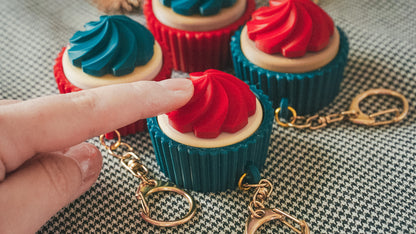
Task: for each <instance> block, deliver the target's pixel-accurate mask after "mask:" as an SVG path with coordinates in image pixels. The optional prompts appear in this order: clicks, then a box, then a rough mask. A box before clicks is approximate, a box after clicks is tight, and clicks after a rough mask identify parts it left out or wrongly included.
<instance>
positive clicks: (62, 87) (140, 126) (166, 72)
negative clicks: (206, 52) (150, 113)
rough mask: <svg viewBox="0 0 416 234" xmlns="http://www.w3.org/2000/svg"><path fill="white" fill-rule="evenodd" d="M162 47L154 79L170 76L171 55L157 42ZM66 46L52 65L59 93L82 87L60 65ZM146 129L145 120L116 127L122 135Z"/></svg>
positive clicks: (111, 137)
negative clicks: (157, 72) (160, 66)
mask: <svg viewBox="0 0 416 234" xmlns="http://www.w3.org/2000/svg"><path fill="white" fill-rule="evenodd" d="M159 44H160V46H161V48H162V53H163V66H162V69H161V70H160V72H159V74H158V75H157V76H156V77H155V78H154V79H153V80H154V81H161V80H165V79H168V78H170V77H171V74H172V57H171V55H170V53H169V50H168V49H167V47H166V46H165V45H163V44H162V43H159ZM65 49H66V47H63V48H62V51H61V52H60V53H59V54H58V57H57V58H56V59H55V65H54V66H53V73H54V75H55V80H56V84H57V85H58V89H59V92H60V93H71V92H77V91H80V90H82V89H80V88H78V87H77V86H75V85H73V84H72V83H71V82H69V80H68V79H67V78H66V76H65V73H64V68H63V65H62V56H63V54H64V52H65ZM146 129H147V125H146V120H145V119H143V120H138V121H136V122H134V123H131V124H129V125H127V126H124V127H122V128H119V129H117V130H118V131H119V132H120V134H121V135H122V136H126V135H129V134H134V133H136V132H141V131H144V130H146ZM105 137H106V138H107V139H113V138H114V137H116V135H115V133H114V132H110V133H107V134H105Z"/></svg>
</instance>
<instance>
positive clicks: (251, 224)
mask: <svg viewBox="0 0 416 234" xmlns="http://www.w3.org/2000/svg"><path fill="white" fill-rule="evenodd" d="M263 212H264V213H263V215H262V216H261V217H260V218H256V217H255V216H254V215H250V217H249V218H248V220H247V222H246V228H245V233H247V234H252V233H255V232H256V230H257V229H259V228H260V227H261V225H263V224H265V223H267V222H269V221H272V220H276V219H277V220H279V221H280V222H282V223H284V224H285V225H286V226H288V227H289V228H290V229H292V230H293V231H294V232H296V233H299V234H309V233H310V230H309V227H308V224H307V223H306V222H305V221H304V220H298V219H296V218H295V217H293V216H291V215H289V214H286V213H285V212H283V211H281V210H279V209H277V208H274V209H268V208H265V209H263ZM292 223H296V224H297V225H298V226H299V227H300V229H298V228H296V227H295V226H293V225H292Z"/></svg>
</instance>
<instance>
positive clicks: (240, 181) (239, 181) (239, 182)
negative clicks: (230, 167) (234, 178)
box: [238, 173, 250, 191]
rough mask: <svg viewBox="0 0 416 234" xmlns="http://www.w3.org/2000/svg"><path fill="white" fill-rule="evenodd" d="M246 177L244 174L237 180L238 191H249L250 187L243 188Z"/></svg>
mask: <svg viewBox="0 0 416 234" xmlns="http://www.w3.org/2000/svg"><path fill="white" fill-rule="evenodd" d="M246 176H247V173H244V174H243V175H242V176H241V177H240V179H239V180H238V188H240V190H243V191H247V190H249V189H250V187H247V186H245V184H243V181H244V178H246Z"/></svg>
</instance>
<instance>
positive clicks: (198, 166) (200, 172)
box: [147, 86, 274, 192]
mask: <svg viewBox="0 0 416 234" xmlns="http://www.w3.org/2000/svg"><path fill="white" fill-rule="evenodd" d="M251 89H252V91H253V92H254V94H255V95H256V96H257V98H258V99H259V101H260V103H261V104H262V107H263V121H262V123H261V124H260V126H259V128H258V129H257V130H256V131H255V132H254V133H253V135H251V136H250V137H248V138H246V139H245V140H243V141H241V142H239V143H236V144H233V145H229V146H225V147H219V148H197V147H192V146H187V145H184V144H181V143H178V142H176V141H174V140H172V139H171V138H169V137H168V136H166V135H165V134H164V133H163V131H162V130H161V129H160V127H159V124H158V121H157V117H153V118H149V119H148V120H147V121H148V122H147V125H148V129H149V134H150V138H151V140H152V143H153V148H154V151H155V154H156V160H157V162H158V164H159V166H160V167H161V170H162V172H163V173H164V174H165V175H166V176H167V177H169V179H170V180H172V181H173V182H174V183H175V184H177V185H178V186H181V187H183V188H186V189H191V190H195V191H199V192H217V191H224V190H227V189H233V188H235V187H237V183H238V179H239V178H240V176H241V175H242V174H243V173H244V172H245V170H246V169H245V168H246V167H247V166H248V165H251V164H252V165H254V166H256V167H257V168H258V169H259V170H261V168H263V165H264V163H265V161H266V158H267V152H268V148H269V141H270V135H271V131H272V127H273V119H274V118H273V107H272V103H271V102H270V101H269V99H268V97H267V96H266V95H264V94H263V92H262V91H261V90H259V89H257V88H255V87H254V86H251Z"/></svg>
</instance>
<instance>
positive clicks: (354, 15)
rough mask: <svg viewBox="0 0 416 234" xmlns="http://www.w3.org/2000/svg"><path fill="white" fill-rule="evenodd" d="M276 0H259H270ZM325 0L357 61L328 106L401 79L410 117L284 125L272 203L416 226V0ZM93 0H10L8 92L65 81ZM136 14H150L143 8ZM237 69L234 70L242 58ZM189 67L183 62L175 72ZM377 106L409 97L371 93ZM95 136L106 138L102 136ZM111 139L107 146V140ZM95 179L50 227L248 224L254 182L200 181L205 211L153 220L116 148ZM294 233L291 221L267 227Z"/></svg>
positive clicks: (346, 228) (181, 208) (341, 228)
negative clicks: (213, 189) (69, 52)
mask: <svg viewBox="0 0 416 234" xmlns="http://www.w3.org/2000/svg"><path fill="white" fill-rule="evenodd" d="M266 4H267V2H266V1H264V0H261V1H258V6H261V5H266ZM320 5H321V6H322V7H323V8H324V9H325V10H326V11H327V12H328V13H329V15H330V16H331V17H333V19H334V21H335V23H336V24H337V25H338V26H340V27H341V28H342V29H343V30H344V31H345V32H346V33H347V35H348V38H349V41H350V54H349V62H348V65H347V67H346V70H345V77H344V81H343V83H342V85H341V91H340V93H339V95H338V96H337V98H336V99H335V100H334V101H333V102H332V103H331V104H330V105H329V106H327V107H326V108H324V109H323V110H322V111H321V112H320V113H321V114H326V113H336V112H339V111H343V110H346V109H347V108H348V107H349V103H350V101H351V100H352V99H353V97H355V96H356V95H357V94H359V93H360V92H363V91H365V90H367V89H370V88H380V87H383V88H389V89H393V90H396V91H398V92H400V93H402V94H403V95H404V96H406V97H407V98H408V99H409V102H410V112H409V114H408V116H407V117H406V119H405V120H403V121H402V122H400V123H397V124H393V125H388V126H380V127H365V126H358V125H354V124H352V123H349V122H343V123H337V124H333V125H330V126H328V127H327V128H325V129H322V130H317V131H311V130H297V129H288V128H282V127H279V126H277V124H275V125H274V129H273V135H272V140H271V142H270V148H269V157H268V159H267V161H266V165H265V168H264V170H263V171H262V177H263V178H267V179H270V180H271V181H272V183H273V184H274V186H275V190H274V192H273V194H272V197H271V198H269V199H268V200H267V203H266V206H267V207H270V208H274V207H278V208H280V209H282V210H284V211H286V212H288V213H290V214H291V215H293V216H295V217H297V218H299V219H303V220H306V221H307V222H308V224H309V226H310V228H311V232H312V233H416V218H415V214H416V205H415V204H416V186H415V182H416V149H415V147H416V140H415V138H416V123H415V105H414V103H415V102H416V96H415V93H416V92H415V90H416V68H415V65H416V56H415V55H416V27H415V26H416V21H415V19H414V17H415V14H414V12H416V1H415V0H396V1H390V0H378V1H361V0H349V1H342V0H321V1H320ZM101 14H102V13H100V12H99V11H98V10H97V9H96V8H94V7H93V6H91V5H90V4H89V3H88V2H87V1H85V0H70V1H53V0H36V1H27V0H15V1H7V0H0V54H1V55H0V82H1V85H0V98H1V99H23V100H25V99H30V98H35V97H39V96H44V95H49V94H54V93H58V90H57V88H56V84H55V81H54V78H53V70H52V69H53V64H54V59H55V57H56V55H57V54H58V52H59V51H60V49H61V47H63V46H65V45H66V43H67V42H68V39H69V38H70V37H71V36H72V34H73V33H74V32H75V31H77V30H81V29H83V25H84V23H86V22H88V21H92V20H97V19H98V17H99V15H101ZM131 16H132V18H134V19H136V20H138V21H140V22H141V23H145V20H144V17H143V15H142V14H141V13H140V12H137V13H135V14H132V15H131ZM228 71H230V72H232V69H231V68H230V69H229V70H228ZM180 76H186V74H184V73H179V72H175V74H174V77H180ZM369 101H372V102H374V103H372V104H369V103H367V104H364V105H363V108H364V109H365V110H366V112H369V113H370V112H372V111H377V110H379V109H380V108H384V107H385V106H387V107H389V106H394V105H399V104H400V103H399V102H397V100H391V99H388V98H382V97H377V98H371V99H369ZM123 140H124V141H125V142H127V143H128V144H131V145H132V146H133V147H134V148H135V149H136V150H137V153H138V154H139V155H141V156H143V159H142V162H143V163H144V165H145V166H146V167H148V169H149V171H150V173H151V176H152V177H154V178H156V179H161V180H167V178H166V177H165V176H164V175H163V174H162V173H161V172H160V168H159V166H158V165H157V163H156V160H155V154H154V151H153V148H152V144H151V141H150V138H149V135H148V133H138V134H135V135H132V136H128V137H124V138H123ZM90 142H92V143H94V144H96V145H97V146H98V147H99V148H101V147H100V144H99V141H98V139H97V138H93V139H91V140H90ZM101 149H102V148H101ZM102 153H103V155H104V162H103V169H102V172H101V175H100V177H99V178H98V180H97V182H96V183H95V185H94V186H93V187H92V188H91V189H90V190H89V191H88V192H86V193H85V194H84V195H82V196H81V197H80V198H78V199H77V200H75V201H74V202H73V203H71V204H69V205H68V206H67V207H65V208H63V209H62V210H61V211H60V212H59V213H57V214H56V215H55V216H54V217H52V218H51V219H50V220H49V221H48V222H47V223H46V224H45V225H44V226H43V227H42V228H41V229H40V230H39V233H90V232H92V233H95V232H100V233H101V232H102V233H241V232H243V231H244V225H245V221H246V219H247V217H248V216H249V211H248V209H247V205H248V203H249V201H250V199H251V198H252V195H253V194H252V193H251V192H241V191H239V190H238V189H235V190H228V191H225V192H221V193H206V194H203V193H197V192H193V191H190V194H191V195H192V196H194V198H195V200H196V201H197V205H198V211H197V215H196V217H195V218H193V219H192V220H191V221H190V222H189V223H187V224H185V225H182V226H179V227H174V228H160V227H155V226H152V225H150V224H148V223H146V222H145V221H143V219H141V217H140V216H139V211H140V206H139V204H138V202H137V200H136V198H135V197H134V193H135V190H136V188H137V186H138V182H139V181H138V179H137V178H135V177H133V176H132V175H130V174H129V173H128V172H127V171H126V170H125V169H123V168H122V167H121V166H120V164H119V162H118V160H116V159H115V158H113V157H110V156H108V154H106V153H105V152H104V151H102ZM150 205H151V210H152V212H153V214H152V217H154V218H158V219H165V220H166V219H175V218H179V217H181V216H182V215H184V214H185V213H186V211H185V210H186V209H187V206H188V205H187V202H186V201H184V200H183V199H182V198H181V197H179V196H174V195H172V194H169V195H164V194H158V195H156V196H154V199H153V200H152V201H151V204H150ZM261 231H262V232H267V233H287V232H289V229H288V228H285V227H283V226H282V225H280V223H279V222H277V221H274V222H269V223H267V224H266V225H264V226H263V227H262V229H261Z"/></svg>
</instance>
